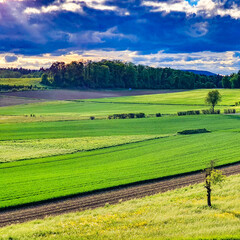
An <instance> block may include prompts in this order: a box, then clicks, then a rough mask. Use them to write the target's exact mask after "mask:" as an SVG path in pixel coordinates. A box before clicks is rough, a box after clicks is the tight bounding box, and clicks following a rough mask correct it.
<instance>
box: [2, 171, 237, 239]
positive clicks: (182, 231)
mask: <svg viewBox="0 0 240 240" xmlns="http://www.w3.org/2000/svg"><path fill="white" fill-rule="evenodd" d="M239 189H240V175H236V176H231V177H228V178H227V182H226V183H225V185H224V187H223V188H219V187H216V188H215V189H214V191H213V193H212V194H213V208H208V207H206V199H205V198H206V192H205V189H204V187H203V184H198V185H193V186H189V187H185V188H181V189H177V190H174V191H169V192H166V193H162V194H157V195H154V196H149V197H145V198H143V199H137V200H136V199H135V200H131V201H128V202H123V203H120V204H117V205H110V206H109V205H106V206H105V207H104V208H98V209H95V210H88V211H84V212H77V213H69V214H64V215H61V216H57V217H48V218H45V219H44V220H35V221H31V222H28V223H23V224H17V225H11V226H8V227H4V228H2V229H0V236H1V237H0V239H1V240H7V239H8V240H9V239H15V240H20V239H21V240H26V239H32V240H40V239H41V240H44V239H48V240H52V239H56V240H58V239H59V240H66V239H72V240H74V239H89V240H90V239H94V240H98V239H99V240H100V239H116V240H118V239H121V240H125V239H126V240H135V239H148V240H150V239H151V240H153V239H240V228H239V219H240V205H239V197H240V193H239Z"/></svg>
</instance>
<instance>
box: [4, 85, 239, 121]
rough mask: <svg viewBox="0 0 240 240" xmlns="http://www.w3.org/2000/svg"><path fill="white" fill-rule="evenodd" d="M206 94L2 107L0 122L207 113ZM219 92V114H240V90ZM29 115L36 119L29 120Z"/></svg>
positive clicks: (116, 98)
mask: <svg viewBox="0 0 240 240" xmlns="http://www.w3.org/2000/svg"><path fill="white" fill-rule="evenodd" d="M208 91H209V90H208V89H201V90H191V91H183V92H173V93H162V94H152V95H141V96H130V97H115V98H100V99H84V100H83V99H81V100H68V101H51V102H41V103H31V104H21V105H17V106H8V107H1V108H0V121H1V116H2V118H3V116H5V118H6V117H7V116H11V119H13V118H12V116H16V117H22V120H23V121H34V120H35V121H44V120H46V121H48V120H51V121H54V120H61V119H63V120H76V119H79V120H82V119H89V117H90V116H94V117H96V118H99V119H103V118H107V116H108V115H112V114H118V113H119V114H121V113H138V112H143V113H145V114H147V115H155V114H156V113H161V114H177V112H180V111H190V110H203V109H208V108H209V106H208V105H206V104H205V102H204V99H205V96H206V95H207V92H208ZM219 91H220V92H221V94H222V102H220V104H219V105H218V106H217V107H216V108H217V109H220V110H221V111H222V112H223V110H224V109H226V108H235V109H236V111H237V112H239V109H240V106H233V105H234V104H235V102H239V100H240V99H239V97H238V96H239V94H240V90H238V89H231V90H230V89H221V90H219ZM32 114H33V115H34V117H35V118H28V117H29V116H30V115H32ZM24 117H25V118H24ZM16 119H17V118H16Z"/></svg>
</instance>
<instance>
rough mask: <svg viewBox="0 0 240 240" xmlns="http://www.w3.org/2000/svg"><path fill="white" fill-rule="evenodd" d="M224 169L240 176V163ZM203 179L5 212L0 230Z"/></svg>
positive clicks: (147, 185) (194, 177)
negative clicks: (7, 226) (8, 226)
mask: <svg viewBox="0 0 240 240" xmlns="http://www.w3.org/2000/svg"><path fill="white" fill-rule="evenodd" d="M220 169H221V170H223V172H224V173H225V174H226V175H227V176H228V175H233V174H240V163H237V164H234V165H232V166H223V167H221V168H220ZM203 180H204V174H203V173H192V174H188V175H185V176H178V177H173V178H170V179H165V180H158V181H154V182H150V183H142V184H139V185H135V186H129V187H124V188H123V187H122V188H118V189H114V190H108V191H103V192H100V193H95V194H88V195H85V196H76V197H71V198H69V199H65V200H57V201H56V200H55V201H54V200H52V201H49V202H48V203H45V204H34V205H33V206H30V207H19V208H17V209H15V210H3V211H1V213H0V227H3V226H6V225H10V224H16V223H21V222H26V221H30V220H34V219H41V218H45V217H47V216H54V215H59V214H63V213H67V212H75V211H82V210H86V209H93V208H97V207H102V206H104V205H106V204H107V203H108V204H116V203H118V202H121V201H127V200H130V199H134V198H142V197H145V196H148V195H153V194H156V193H160V192H166V191H169V190H173V189H176V188H181V187H184V186H188V185H191V184H196V183H200V182H203Z"/></svg>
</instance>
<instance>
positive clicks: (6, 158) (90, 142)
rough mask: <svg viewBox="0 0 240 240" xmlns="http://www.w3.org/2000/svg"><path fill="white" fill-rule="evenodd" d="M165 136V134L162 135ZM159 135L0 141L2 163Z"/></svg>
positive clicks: (103, 146)
mask: <svg viewBox="0 0 240 240" xmlns="http://www.w3.org/2000/svg"><path fill="white" fill-rule="evenodd" d="M162 136H164V135H162ZM158 137H161V136H159V135H155V136H154V135H127V136H103V137H82V138H55V139H33V140H18V141H16V140H13V141H1V142H0V163H1V162H2V163H3V162H11V161H17V160H25V159H31V158H40V157H47V156H52V155H62V154H67V153H73V152H80V151H89V150H94V149H99V148H105V147H109V146H116V145H121V144H126V143H132V142H139V141H145V140H148V139H154V138H158Z"/></svg>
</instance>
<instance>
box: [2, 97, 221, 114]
mask: <svg viewBox="0 0 240 240" xmlns="http://www.w3.org/2000/svg"><path fill="white" fill-rule="evenodd" d="M206 108H208V106H186V105H158V104H156V105H153V104H151V105H150V104H128V103H95V102H77V101H76V102H74V101H57V102H44V103H32V104H24V105H17V106H10V107H1V108H0V117H1V115H2V116H3V115H15V116H19V115H22V116H23V115H28V116H29V115H31V114H34V115H36V116H37V117H39V116H55V117H59V116H65V117H69V118H71V117H82V118H86V117H90V116H95V117H105V118H106V117H107V116H108V115H112V114H116V113H138V112H143V113H145V114H156V113H159V112H160V113H162V114H176V113H177V112H179V111H188V110H201V109H206ZM221 109H223V107H221Z"/></svg>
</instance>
